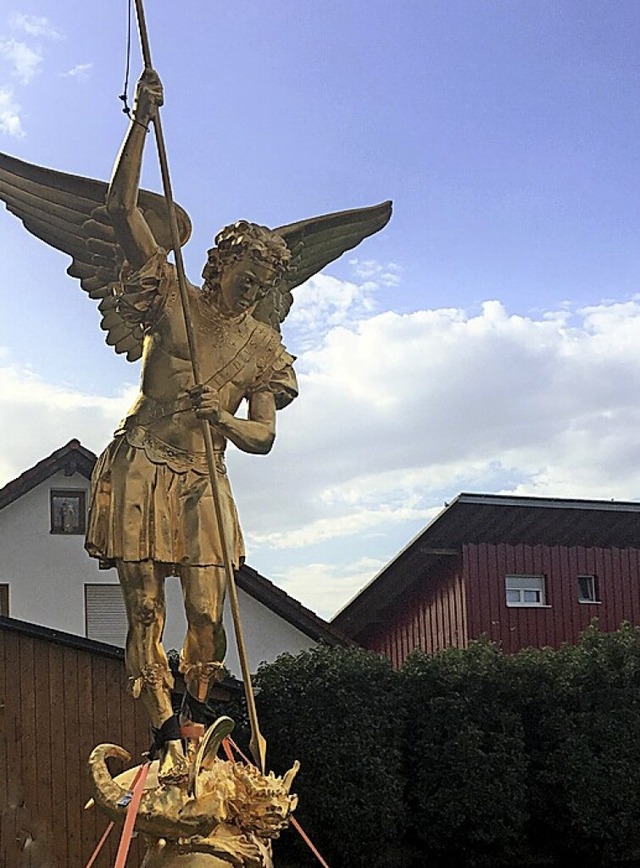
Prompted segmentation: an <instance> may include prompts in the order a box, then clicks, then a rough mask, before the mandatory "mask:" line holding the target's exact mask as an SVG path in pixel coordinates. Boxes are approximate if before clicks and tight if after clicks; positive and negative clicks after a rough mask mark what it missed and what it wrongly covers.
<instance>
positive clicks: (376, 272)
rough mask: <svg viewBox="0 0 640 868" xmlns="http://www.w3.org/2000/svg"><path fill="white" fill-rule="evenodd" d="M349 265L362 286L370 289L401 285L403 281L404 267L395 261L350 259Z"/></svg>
mask: <svg viewBox="0 0 640 868" xmlns="http://www.w3.org/2000/svg"><path fill="white" fill-rule="evenodd" d="M349 265H350V266H351V269H352V271H353V273H354V274H355V276H356V277H357V278H358V280H359V281H360V282H361V284H362V286H363V287H364V288H366V289H369V290H372V289H379V288H380V287H381V286H384V287H394V286H399V285H400V283H401V281H402V267H401V266H400V265H398V264H397V263H395V262H388V263H386V265H385V264H383V263H382V262H378V260H377V259H350V260H349Z"/></svg>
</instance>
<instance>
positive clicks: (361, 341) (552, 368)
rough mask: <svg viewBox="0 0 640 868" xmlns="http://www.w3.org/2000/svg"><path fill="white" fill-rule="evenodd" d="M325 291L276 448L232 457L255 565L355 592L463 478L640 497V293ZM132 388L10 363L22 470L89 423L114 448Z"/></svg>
mask: <svg viewBox="0 0 640 868" xmlns="http://www.w3.org/2000/svg"><path fill="white" fill-rule="evenodd" d="M341 289H342V290H343V292H344V296H343V297H342V296H341ZM321 290H322V291H323V293H324V294H323V296H322V298H323V303H324V304H325V307H324V309H323V311H321V312H320V313H319V314H318V315H317V317H316V321H315V324H314V323H312V324H311V325H309V328H308V330H307V331H306V332H305V331H304V328H305V326H304V325H303V324H304V317H305V316H307V314H306V313H305V314H304V316H302V317H301V318H299V319H298V320H297V321H295V320H294V321H293V328H292V329H289V331H288V333H287V326H289V325H290V323H289V320H287V322H286V323H285V336H286V339H287V342H288V343H289V344H290V345H291V349H292V350H293V351H294V352H296V351H298V352H299V355H300V358H299V362H298V368H299V371H300V376H299V379H300V397H299V398H298V399H297V400H296V401H294V403H293V404H292V405H291V406H290V407H289V408H287V409H286V410H284V411H283V412H282V413H279V414H278V432H279V433H278V438H277V440H276V444H275V448H274V450H273V452H272V453H271V454H270V455H269V456H255V455H245V454H243V453H240V452H239V451H238V450H235V449H230V455H229V471H230V477H231V480H232V484H233V487H234V491H235V492H236V497H237V501H238V506H239V511H240V515H241V519H242V524H243V527H244V529H245V534H246V537H247V543H248V553H249V563H251V564H252V565H256V566H257V568H259V569H261V570H262V571H264V572H265V573H266V575H268V576H269V577H270V578H274V579H275V580H277V581H281V582H282V583H283V586H284V587H286V589H287V590H288V591H289V592H290V593H292V594H293V595H294V596H296V597H298V598H299V599H300V600H301V601H302V602H304V603H305V604H306V605H309V606H311V607H312V608H317V609H319V610H320V611H322V612H328V611H330V610H331V611H333V610H334V609H335V608H337V607H338V606H339V605H341V604H342V603H345V602H346V600H347V599H348V598H349V597H350V596H351V595H352V594H353V592H354V590H355V589H356V587H359V586H360V585H361V584H364V583H365V581H367V580H368V579H370V578H371V577H372V575H373V573H375V572H376V571H377V569H378V568H379V566H380V565H381V563H382V562H383V561H385V560H387V559H389V558H391V557H392V556H393V555H394V554H395V553H396V552H397V550H398V549H399V548H400V547H401V546H402V545H404V544H405V543H406V542H408V540H409V539H410V537H411V536H413V534H414V533H416V532H417V531H418V530H419V528H420V527H422V526H424V524H426V523H427V522H428V521H429V520H430V518H431V517H432V516H433V515H434V514H435V512H436V511H437V510H438V509H439V508H441V507H442V505H443V502H444V501H446V500H450V499H451V498H453V497H454V496H455V495H456V494H458V493H459V492H460V491H479V492H501V493H518V494H535V495H544V496H558V497H593V498H603V499H609V498H619V499H635V498H637V497H640V441H639V440H638V436H637V431H638V430H639V428H640V405H639V404H638V400H637V395H638V393H639V392H640V356H639V354H638V349H637V348H638V346H640V298H632V299H630V300H627V301H624V302H619V301H609V302H603V303H601V304H599V305H594V306H591V307H588V308H584V309H573V308H572V307H571V306H570V305H563V306H562V307H561V308H560V309H559V310H550V311H541V312H537V313H535V314H531V315H529V316H522V315H514V314H510V313H509V312H508V311H507V310H506V309H505V307H504V305H502V304H501V303H500V302H498V301H492V300H489V301H486V302H485V303H484V304H483V305H482V306H481V307H480V308H479V309H478V310H474V311H467V310H462V309H459V308H443V309H437V310H419V311H414V312H413V313H407V314H397V313H394V312H392V311H382V312H377V311H376V310H375V309H368V308H367V306H366V304H364V303H363V299H366V298H367V292H366V291H363V290H362V289H361V288H360V287H359V285H357V284H351V283H348V282H347V283H345V282H340V281H335V280H334V279H326V278H324V277H322V278H320V277H319V278H316V283H315V286H314V285H311V286H308V287H306V288H304V292H303V294H302V298H303V299H304V298H305V293H308V294H309V295H308V297H307V301H306V302H303V305H302V306H303V307H304V306H305V304H308V307H309V308H310V312H309V315H311V308H312V307H313V303H312V301H311V300H310V299H311V298H312V296H313V294H314V293H318V292H320V291H321ZM294 311H295V308H294ZM338 312H339V313H338ZM301 313H302V312H301ZM334 315H335V317H336V318H340V317H342V319H341V324H336V322H335V320H334ZM292 316H293V313H292ZM304 334H306V335H307V337H308V339H309V343H308V344H307V345H306V347H304V348H303V349H302V352H300V344H299V343H298V338H299V336H300V335H304ZM131 397H132V396H131V394H130V392H129V393H128V394H124V393H123V395H122V396H121V397H118V398H105V397H101V396H96V395H80V394H77V393H75V392H73V391H71V390H68V389H64V388H61V387H56V386H55V385H53V384H51V383H47V382H45V381H44V380H43V379H41V378H37V377H35V376H34V375H33V374H31V373H30V372H29V371H24V370H17V369H16V368H15V367H12V366H11V365H10V364H8V363H5V365H4V367H0V413H1V414H2V415H3V416H4V417H5V418H6V419H7V420H11V424H10V425H9V424H5V425H4V426H3V431H4V435H3V442H2V444H0V474H1V475H2V477H3V479H4V481H7V480H8V479H9V478H11V477H12V476H14V475H17V474H18V473H20V472H21V471H22V470H24V469H25V468H26V467H28V466H30V465H31V464H33V463H35V461H37V460H39V459H40V458H42V457H44V456H45V455H47V454H49V453H50V452H51V451H53V449H55V448H57V447H58V446H60V445H62V444H63V443H65V442H66V441H67V440H69V439H71V438H72V437H79V438H80V439H81V440H82V442H84V443H85V445H87V446H89V448H93V449H95V450H97V449H99V448H101V446H102V444H103V443H104V442H105V441H106V440H107V439H108V437H109V435H110V432H111V431H112V429H113V427H114V424H115V423H116V422H117V420H118V419H119V418H120V417H121V415H122V414H123V412H124V411H125V409H126V406H127V405H128V404H129V403H130V401H131ZM362 558H365V559H366V558H368V559H370V560H371V561H372V562H373V561H375V564H373V563H369V562H367V561H363V560H362ZM265 562H266V563H268V567H267V568H266V569H265V568H264V567H263V564H264V563H265ZM293 563H296V564H304V566H303V567H295V568H294V567H293V566H291V564H293ZM278 564H280V566H279V567H278V566H277V565H278ZM274 565H276V566H275V568H274ZM309 565H311V566H309ZM370 567H371V570H370V569H369V568H370Z"/></svg>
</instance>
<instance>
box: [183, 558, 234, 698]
mask: <svg viewBox="0 0 640 868" xmlns="http://www.w3.org/2000/svg"><path fill="white" fill-rule="evenodd" d="M179 574H180V581H181V582H182V594H183V597H184V609H185V614H186V616H187V625H188V628H187V635H186V637H185V640H184V645H183V648H182V655H181V661H180V670H181V672H183V674H184V678H185V683H186V685H187V689H188V691H189V693H190V694H191V695H192V696H194V697H195V698H196V699H197V700H198V701H199V702H204V701H205V700H206V698H207V694H208V692H209V687H210V684H211V682H212V681H215V680H217V679H218V678H219V676H220V674H221V672H222V661H223V660H224V656H225V653H226V650H227V639H226V636H225V632H224V627H223V626H222V608H223V604H224V592H225V573H224V569H223V568H222V567H213V566H211V567H196V566H183V567H180V569H179Z"/></svg>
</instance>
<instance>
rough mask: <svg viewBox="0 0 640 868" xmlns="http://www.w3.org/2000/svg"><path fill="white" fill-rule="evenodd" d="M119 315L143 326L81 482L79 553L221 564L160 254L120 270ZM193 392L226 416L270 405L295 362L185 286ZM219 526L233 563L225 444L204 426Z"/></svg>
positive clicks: (238, 553) (178, 321) (182, 335)
mask: <svg viewBox="0 0 640 868" xmlns="http://www.w3.org/2000/svg"><path fill="white" fill-rule="evenodd" d="M116 294H117V298H118V312H119V313H120V315H121V316H123V317H124V318H125V319H127V320H128V321H129V322H131V323H140V324H141V325H142V326H143V328H144V330H145V337H144V349H143V356H142V374H141V387H140V393H139V395H138V397H137V399H136V401H135V402H134V405H133V407H132V408H131V409H130V410H129V412H128V413H127V415H126V417H125V418H124V419H123V421H122V422H121V423H120V426H119V428H118V430H117V431H116V432H115V434H114V439H113V440H112V442H111V443H110V444H109V446H108V447H107V448H106V450H105V451H104V452H103V454H102V455H101V456H100V458H99V459H98V461H97V463H96V466H95V469H94V472H93V476H92V484H91V501H90V509H89V520H88V530H87V539H86V548H87V551H88V552H89V554H91V555H93V556H94V557H99V558H101V559H103V560H107V561H113V560H116V559H120V560H125V561H142V560H148V559H151V560H153V561H157V562H161V563H164V564H166V565H167V575H170V574H171V573H174V572H175V571H176V567H177V566H179V565H180V564H191V565H200V566H207V565H219V566H221V565H222V564H223V563H224V558H223V550H222V541H221V539H220V534H219V530H218V526H217V522H216V519H215V513H214V507H213V498H212V494H211V486H210V482H209V476H208V470H207V463H206V453H205V447H204V438H203V433H202V420H200V419H198V418H197V417H196V415H195V412H194V410H193V408H192V404H191V400H190V398H189V396H188V394H187V390H188V389H189V388H191V387H192V386H193V375H192V369H191V361H190V356H189V349H188V344H187V339H186V330H185V325H184V317H183V313H182V307H181V303H180V297H179V292H178V285H177V277H176V273H175V267H174V266H173V265H171V264H170V263H168V262H167V259H166V255H165V253H164V251H162V250H159V251H158V252H157V253H156V255H155V256H154V257H152V259H150V260H149V262H147V263H146V265H145V266H144V267H143V268H142V269H140V270H139V271H137V272H132V271H131V270H130V269H129V268H127V267H126V266H125V269H123V274H122V275H121V282H120V284H119V285H118V286H117V287H116ZM189 301H190V308H191V316H192V321H193V323H194V329H195V333H196V340H197V350H198V361H199V366H200V372H201V377H202V380H203V384H205V385H209V386H212V387H213V388H214V389H216V391H217V392H218V394H219V398H220V407H221V408H222V409H224V410H227V411H228V412H229V413H231V414H234V415H235V413H236V412H237V410H238V408H239V407H240V404H241V403H242V401H243V400H249V399H250V398H251V396H252V395H254V394H255V393H256V392H269V393H271V394H272V395H273V400H274V403H275V406H276V408H277V409H281V408H282V407H285V406H287V404H289V403H290V402H291V401H292V400H293V399H294V398H295V397H296V395H297V383H296V377H295V373H294V370H293V367H292V364H293V361H294V358H293V356H291V355H290V354H289V353H288V352H287V351H286V349H285V348H284V346H283V345H282V342H281V339H280V335H279V334H278V333H277V332H276V331H274V330H273V329H272V328H271V327H270V326H268V325H265V324H264V323H261V322H258V321H257V320H255V319H254V318H253V317H252V316H251V313H250V311H249V312H243V313H242V314H240V315H239V316H237V317H224V316H223V315H222V314H221V313H220V312H219V311H218V309H217V307H216V305H215V303H214V301H213V298H212V296H211V295H210V294H209V293H208V292H206V291H203V290H199V289H196V288H195V287H191V286H190V287H189ZM211 431H212V436H213V442H214V450H215V462H216V466H217V469H218V481H219V485H218V488H219V492H220V497H221V503H222V513H223V524H224V529H225V534H226V537H227V539H228V540H229V547H230V552H231V557H232V561H233V564H234V566H235V567H236V568H237V567H238V566H239V565H240V563H241V562H242V559H243V557H244V542H243V538H242V532H241V529H240V524H239V521H238V515H237V511H236V507H235V503H234V500H233V496H232V492H231V487H230V485H229V480H228V477H227V472H226V467H225V461H224V453H225V449H226V444H227V441H226V438H225V437H224V436H223V434H222V433H221V432H220V431H219V430H218V429H216V427H215V425H212V428H211Z"/></svg>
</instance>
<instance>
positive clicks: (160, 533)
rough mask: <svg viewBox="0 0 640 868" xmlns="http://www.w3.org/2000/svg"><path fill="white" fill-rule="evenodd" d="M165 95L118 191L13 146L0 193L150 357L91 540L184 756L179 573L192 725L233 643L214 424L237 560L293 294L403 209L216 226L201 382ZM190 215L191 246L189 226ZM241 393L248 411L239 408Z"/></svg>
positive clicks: (155, 92) (269, 432)
mask: <svg viewBox="0 0 640 868" xmlns="http://www.w3.org/2000/svg"><path fill="white" fill-rule="evenodd" d="M161 103H162V88H161V85H160V82H159V79H158V77H157V75H156V74H155V73H154V72H153V71H151V70H147V71H146V72H145V73H144V74H143V75H142V77H141V79H140V81H139V82H138V87H137V92H136V100H135V104H134V117H133V119H132V120H131V122H130V124H129V128H128V130H127V133H126V136H125V139H124V142H123V145H122V148H121V150H120V153H119V155H118V158H117V161H116V165H115V169H114V172H113V176H112V180H111V183H110V184H109V185H108V187H107V185H105V184H104V183H101V182H98V181H92V180H89V179H86V178H80V177H76V176H70V175H65V174H62V173H60V172H55V171H52V170H49V169H43V168H40V167H36V166H31V165H28V164H26V163H22V162H20V161H18V160H16V159H14V158H11V157H8V156H5V155H0V198H2V199H3V200H4V201H5V203H6V205H7V207H8V209H9V210H10V211H12V212H13V213H14V214H16V215H17V216H18V217H20V218H21V219H22V221H23V223H24V225H25V226H26V228H27V229H29V230H30V231H31V232H33V233H34V234H35V235H37V236H38V237H40V238H41V239H43V240H44V241H46V242H48V243H49V244H52V245H53V246H55V247H57V248H58V249H61V250H63V251H65V252H66V253H69V254H71V256H72V257H73V264H72V265H71V266H70V268H69V269H68V272H69V274H70V275H71V276H73V277H78V278H80V282H81V285H82V287H83V289H85V290H86V291H87V292H88V293H89V295H90V296H91V297H92V298H95V299H98V300H99V309H100V312H101V314H102V322H101V326H102V328H103V329H104V330H105V331H106V332H107V338H106V340H107V343H108V344H110V345H112V346H113V347H114V349H115V351H116V352H118V353H125V354H126V356H127V358H128V359H129V360H131V361H134V360H137V359H139V358H142V374H141V385H140V394H139V397H138V399H137V400H136V402H135V403H134V405H133V407H132V408H131V410H130V411H129V413H128V414H127V416H126V417H125V419H124V420H123V422H122V423H121V425H120V426H119V428H118V430H117V431H116V433H115V436H114V439H113V441H112V442H111V444H110V445H109V446H108V447H107V449H106V450H105V452H104V453H103V454H102V456H101V457H100V458H99V460H98V463H97V465H96V468H95V471H94V476H93V480H92V497H91V508H90V513H89V521H88V532H87V541H86V547H87V550H88V551H89V553H90V554H91V555H93V556H95V557H99V558H101V559H102V560H107V561H112V562H114V563H115V565H116V567H117V569H118V576H119V579H120V582H121V585H122V589H123V594H124V599H125V603H126V609H127V616H128V621H129V632H128V636H127V644H126V665H127V670H128V674H129V678H130V684H131V688H132V690H133V692H134V695H136V696H140V698H141V699H142V701H143V702H144V704H145V708H146V710H147V713H148V716H149V718H150V721H151V724H152V726H153V727H154V728H155V729H156V730H159V731H160V736H159V737H160V739H161V740H162V741H163V742H164V743H165V744H166V742H167V741H169V742H174V743H175V744H173V745H171V744H170V745H169V747H170V750H169V754H171V753H172V751H171V748H172V747H175V748H177V749H178V753H179V752H180V751H179V744H180V742H179V732H178V728H177V722H176V721H175V718H174V716H173V710H172V707H171V698H170V688H171V686H172V683H173V681H172V677H171V673H170V671H169V667H168V665H167V658H166V655H165V652H164V650H163V647H162V631H163V626H164V617H165V608H164V588H163V584H164V579H165V578H166V577H167V576H169V575H177V576H178V577H179V578H180V580H181V583H182V589H183V594H184V605H185V612H186V616H187V622H188V631H187V635H186V638H185V642H184V646H183V649H182V653H181V664H180V665H181V670H182V672H183V673H184V678H185V682H186V686H187V691H188V699H189V711H190V716H191V719H192V720H194V721H195V722H207V723H208V722H210V721H209V720H206V719H204V718H203V712H204V713H205V714H206V712H205V710H204V709H203V707H202V706H203V705H204V702H205V700H206V697H207V694H208V691H209V687H210V685H211V683H212V682H214V681H215V679H216V678H217V677H218V675H219V673H220V672H221V669H222V661H223V660H224V655H225V647H226V640H225V636H224V631H223V628H222V624H221V619H222V604H223V599H224V593H225V575H224V569H223V552H222V541H221V539H220V536H221V535H220V533H219V530H218V528H217V526H216V521H215V516H214V510H213V505H212V498H211V495H210V488H209V480H208V475H207V463H206V455H205V447H204V443H203V435H202V427H201V420H202V419H206V420H208V422H209V424H210V427H211V433H212V437H213V442H214V449H215V461H216V468H217V472H218V479H219V481H220V488H221V495H222V503H223V513H224V532H225V534H226V536H227V539H228V541H229V543H230V550H231V556H232V561H233V566H234V568H237V567H238V566H239V565H240V563H241V562H242V559H243V556H244V548H243V541H242V534H241V531H240V526H239V523H238V517H237V513H236V509H235V505H234V502H233V498H232V494H231V489H230V487H229V483H228V479H227V476H226V471H225V465H224V452H225V448H226V445H227V442H228V441H231V442H232V443H233V444H234V445H235V446H237V447H238V448H240V449H242V450H244V451H246V452H251V453H257V454H264V453H267V452H269V450H270V449H271V447H272V445H273V441H274V437H275V421H276V410H278V409H281V408H283V407H286V406H287V404H289V403H290V402H291V401H292V400H293V399H294V398H295V396H296V394H297V386H296V378H295V374H294V371H293V368H292V362H293V357H292V356H291V355H289V353H288V352H287V351H286V350H285V348H284V346H283V345H282V342H281V339H280V323H281V322H282V321H283V320H284V318H285V316H286V315H287V313H288V311H289V309H290V307H291V304H292V301H293V297H292V294H291V290H292V289H294V288H295V287H296V286H298V285H300V284H301V283H303V282H304V281H305V280H307V279H308V278H309V277H310V276H311V275H313V274H315V273H316V272H317V271H319V270H320V269H321V268H322V267H323V266H324V265H326V264H327V263H328V262H331V261H332V260H334V259H336V258H337V257H338V256H340V255H341V254H342V253H343V252H344V251H345V250H347V249H350V248H352V247H354V246H355V245H356V244H358V243H359V242H360V241H361V240H362V239H363V238H365V237H367V236H368V235H370V234H372V233H373V232H376V231H378V230H379V229H380V228H382V227H383V226H384V225H385V224H386V222H387V221H388V219H389V216H390V203H383V204H382V205H378V206H374V207H372V208H366V209H360V210H355V211H347V212H340V213H336V214H330V215H325V216H323V217H317V218H312V219H309V220H303V221H301V222H298V223H293V224H290V225H287V226H281V227H279V228H278V229H275V230H273V231H270V230H268V229H266V228H265V227H262V226H258V225H256V224H253V223H248V222H246V221H239V222H237V223H235V224H233V225H231V226H227V227H226V228H224V229H223V230H222V231H221V232H220V233H218V235H217V236H216V239H215V242H216V246H215V247H214V248H212V249H211V250H210V251H209V253H208V259H207V263H206V265H205V267H204V270H203V279H204V283H203V286H202V287H201V288H197V287H195V286H193V285H191V284H190V285H189V287H188V289H189V302H190V315H191V317H192V320H193V322H194V325H195V330H196V333H197V338H198V352H199V356H200V360H201V376H202V381H201V382H200V383H198V384H194V382H193V379H192V373H191V365H190V356H189V348H188V346H187V341H186V335H185V323H184V318H183V312H182V310H181V307H180V300H179V293H178V287H177V280H176V273H175V266H174V265H172V264H171V263H169V262H168V259H167V250H168V249H169V248H170V241H169V238H168V230H167V219H166V205H165V201H164V199H162V198H161V197H160V196H157V195H156V194H153V193H149V192H147V191H144V190H139V188H138V183H139V178H140V171H141V164H142V155H143V149H144V145H145V142H146V140H147V128H148V126H149V124H150V122H151V121H152V120H153V119H154V118H155V116H156V112H157V107H158V105H160V104H161ZM177 213H178V224H179V227H180V232H181V243H184V242H185V241H186V240H187V238H188V236H189V234H190V220H189V218H188V216H187V215H186V214H185V212H184V211H183V210H182V209H179V208H178V209H177ZM243 401H246V402H247V406H248V412H247V418H240V417H238V416H237V415H236V413H237V411H238V409H239V407H240V405H241V403H242V402H243ZM164 753H167V751H166V748H165V750H164ZM172 759H173V762H174V763H175V762H177V757H176V756H175V755H174V756H173V757H172ZM169 772H170V770H169V769H168V768H167V773H169ZM177 773H178V774H181V773H182V771H181V770H179V769H178V770H177Z"/></svg>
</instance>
